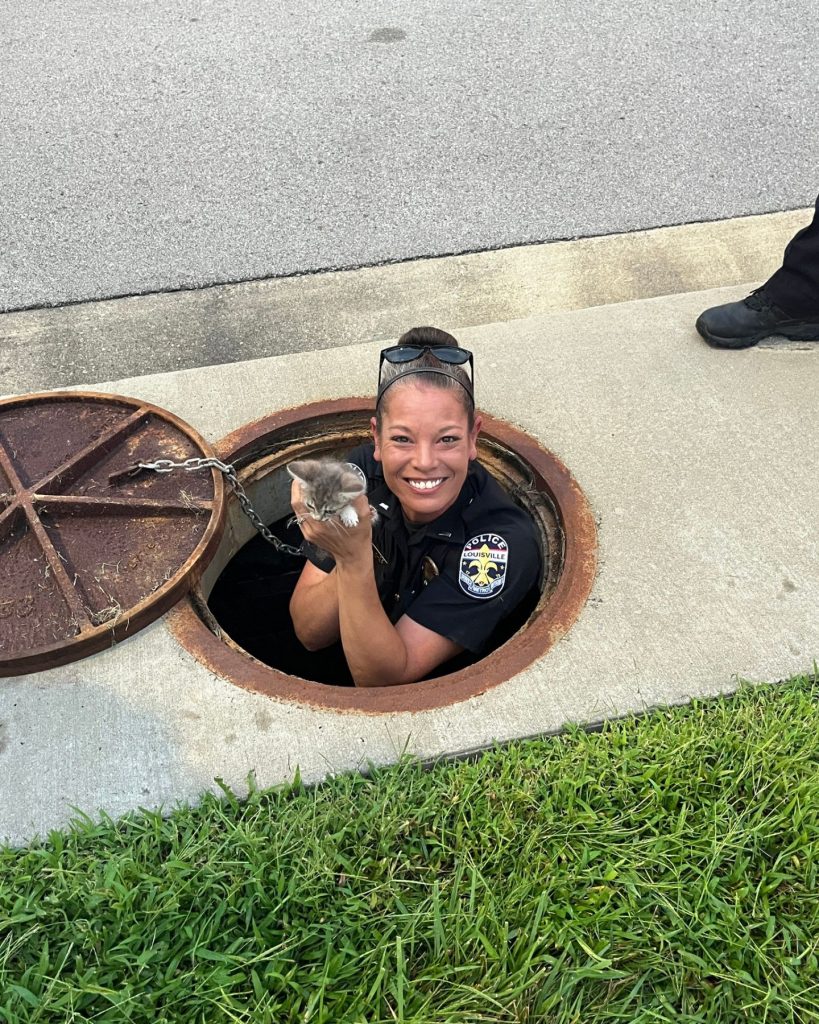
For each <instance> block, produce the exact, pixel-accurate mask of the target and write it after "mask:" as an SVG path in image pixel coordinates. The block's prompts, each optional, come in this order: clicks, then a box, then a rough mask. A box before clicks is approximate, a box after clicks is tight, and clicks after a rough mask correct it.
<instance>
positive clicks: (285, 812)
mask: <svg viewBox="0 0 819 1024" xmlns="http://www.w3.org/2000/svg"><path fill="white" fill-rule="evenodd" d="M817 696H819V678H817V677H816V676H813V677H801V678H798V679H795V680H792V681H790V682H789V683H787V684H784V685H781V686H776V687H767V686H766V687H746V688H743V689H742V690H741V691H740V692H739V694H738V695H736V696H735V697H733V698H731V699H719V700H714V701H704V702H695V703H694V704H692V705H690V706H688V707H684V708H674V709H669V710H664V711H659V712H656V713H653V714H651V715H648V716H646V717H644V718H641V719H628V720H624V721H620V722H614V723H610V724H608V725H606V726H605V727H604V728H603V729H602V731H600V732H597V733H587V732H584V731H582V730H580V729H570V730H569V731H568V732H566V733H565V734H563V735H561V736H559V737H555V738H550V739H543V740H537V741H529V742H525V743H519V744H513V745H511V746H508V747H504V748H503V749H497V750H494V751H491V752H489V753H487V754H486V755H484V756H482V757H481V758H480V759H479V760H477V761H475V762H469V763H457V764H452V763H442V764H439V765H437V766H436V767H434V768H432V769H431V770H424V769H423V768H422V767H420V766H418V765H416V764H413V763H409V762H408V763H404V764H401V765H399V766H397V767H395V768H390V769H387V770H381V771H375V772H374V773H373V774H372V776H371V777H369V778H363V777H359V776H355V775H351V776H345V777H342V778H338V779H335V780H332V781H330V782H328V783H327V784H325V785H323V786H320V787H317V788H313V789H305V788H303V787H302V786H300V785H299V784H298V782H296V783H295V784H294V785H293V786H290V787H287V788H284V789H280V790H277V791H268V792H258V791H255V792H252V793H251V796H250V798H249V799H248V800H247V801H246V802H243V803H239V802H238V801H237V800H236V799H235V798H234V797H233V796H232V795H231V794H229V793H228V794H227V799H225V800H224V801H219V800H217V799H215V798H212V797H206V798H205V799H204V801H203V803H202V804H201V806H199V807H197V808H196V809H186V810H181V811H178V812H177V813H175V814H173V815H172V816H171V817H170V818H168V819H163V818H162V817H161V816H160V815H158V814H152V813H141V814H139V815H135V816H133V817H131V818H128V819H125V820H122V821H117V822H113V821H108V820H106V821H103V822H102V823H101V824H99V823H94V822H91V821H90V820H87V821H84V822H82V823H79V824H78V826H77V827H76V828H75V829H74V830H73V831H72V832H70V833H53V834H52V835H51V836H50V837H49V839H48V842H46V843H43V844H41V845H34V846H33V847H30V848H28V849H25V850H10V849H5V850H0V1021H3V1022H4V1024H17V1022H22V1021H25V1022H34V1021H41V1022H53V1021H60V1022H64V1021H95V1022H113V1021H116V1022H122V1021H139V1022H142V1021H145V1022H148V1021H151V1022H162V1021H168V1022H176V1021H178V1022H185V1024H191V1022H211V1021H214V1022H215V1021H220V1022H221V1021H230V1022H251V1021H252V1022H254V1024H255V1022H260V1024H264V1022H270V1024H290V1022H293V1024H295V1022H300V1024H302V1022H308V1021H309V1022H315V1024H318V1022H327V1024H329V1022H332V1024H347V1022H350V1024H365V1022H366V1024H380V1022H384V1024H386V1022H395V1021H403V1022H413V1024H439V1022H440V1024H444V1022H446V1024H450V1022H464V1024H481V1022H493V1024H495V1022H497V1024H507V1022H533V1024H534V1022H538V1024H548V1022H554V1024H558V1022H559V1024H574V1022H576V1024H581V1022H582V1024H603V1022H606V1024H609V1022H612V1024H613V1022H628V1024H635V1022H639V1024H644V1022H645V1024H648V1022H652V1024H655V1022H659V1021H668V1022H674V1024H694V1022H719V1024H731V1022H734V1021H753V1022H755V1024H765V1022H771V1024H773V1022H785V1021H787V1022H797V1024H808V1022H814V1021H817V1022H819V963H818V962H817V956H818V951H817V948H818V947H819V896H818V895H817V854H818V853H819V756H817V751H818V750H819V747H818V745H817V744H818V741H817V737H818V736H819V709H818V708H817Z"/></svg>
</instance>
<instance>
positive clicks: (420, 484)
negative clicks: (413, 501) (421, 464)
mask: <svg viewBox="0 0 819 1024" xmlns="http://www.w3.org/2000/svg"><path fill="white" fill-rule="evenodd" d="M443 482H444V478H443V477H441V478H440V479H438V480H408V481H407V483H408V484H409V485H410V487H414V488H415V490H416V491H431V490H432V488H433V487H437V486H438V484H442V483H443Z"/></svg>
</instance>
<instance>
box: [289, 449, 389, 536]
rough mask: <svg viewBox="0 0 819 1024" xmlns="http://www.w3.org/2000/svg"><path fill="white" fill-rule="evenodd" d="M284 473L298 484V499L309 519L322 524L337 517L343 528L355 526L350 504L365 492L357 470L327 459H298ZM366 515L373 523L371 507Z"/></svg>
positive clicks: (346, 464)
mask: <svg viewBox="0 0 819 1024" xmlns="http://www.w3.org/2000/svg"><path fill="white" fill-rule="evenodd" d="M287 472H288V473H289V474H290V476H292V477H293V479H294V480H297V481H298V482H299V485H300V486H301V499H302V501H303V502H304V504H305V507H306V508H307V512H308V514H309V515H310V516H311V517H312V518H313V519H318V520H319V522H323V521H324V520H326V519H332V518H333V516H336V515H337V516H338V517H339V519H340V520H341V521H342V523H343V524H344V525H345V526H356V525H358V515H357V513H356V510H355V509H354V508H353V507H352V504H351V502H353V501H354V500H355V499H356V498H357V497H358V496H359V495H360V494H365V493H366V490H367V482H366V480H365V478H364V474H363V473H362V472H361V470H360V469H359V468H358V466H353V465H352V463H349V462H335V461H333V460H330V459H299V460H298V461H297V462H291V463H290V465H289V466H288V467H287ZM370 512H371V514H372V516H373V522H375V519H376V512H375V509H373V508H372V507H371V508H370Z"/></svg>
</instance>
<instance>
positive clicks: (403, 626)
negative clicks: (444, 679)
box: [336, 563, 463, 686]
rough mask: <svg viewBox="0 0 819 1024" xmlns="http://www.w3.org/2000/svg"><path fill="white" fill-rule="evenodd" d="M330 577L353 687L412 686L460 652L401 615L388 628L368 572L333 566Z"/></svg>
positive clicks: (441, 637)
mask: <svg viewBox="0 0 819 1024" xmlns="http://www.w3.org/2000/svg"><path fill="white" fill-rule="evenodd" d="M336 573H337V586H338V592H339V595H340V597H339V603H338V608H339V626H340V633H341V643H342V646H343V647H344V653H345V655H346V657H347V664H348V666H349V668H350V672H351V674H352V677H353V680H354V681H355V684H356V686H395V685H396V684H398V683H414V682H416V681H417V680H418V679H423V677H424V676H425V675H428V674H429V673H430V672H431V671H432V670H433V669H434V668H436V667H437V666H438V665H440V664H441V663H442V662H444V661H447V660H448V659H449V658H452V657H454V656H455V655H456V654H458V653H460V651H462V650H463V648H462V647H459V646H458V645H457V644H456V643H453V642H452V640H448V639H447V638H446V637H445V636H441V635H440V634H438V633H434V632H433V631H432V630H431V629H427V628H426V627H425V626H421V625H419V624H418V623H417V622H413V620H412V619H411V618H409V616H407V615H403V616H402V617H401V618H400V619H399V620H398V623H397V624H396V625H395V626H393V624H392V623H391V622H390V620H389V618H388V617H387V615H386V613H385V612H384V609H383V608H382V607H381V601H380V599H379V597H378V591H377V589H376V586H375V578H374V576H373V574H372V572H370V573H369V575H367V574H365V573H363V572H361V571H360V570H359V568H358V567H357V566H345V565H344V564H343V563H339V564H337V566H336Z"/></svg>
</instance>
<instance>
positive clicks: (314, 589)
mask: <svg viewBox="0 0 819 1024" xmlns="http://www.w3.org/2000/svg"><path fill="white" fill-rule="evenodd" d="M295 486H296V485H294V487H295ZM293 499H294V500H293V507H294V509H295V510H296V512H297V514H299V513H302V514H303V512H304V509H303V507H302V506H300V503H299V494H298V491H296V490H294V492H293ZM354 507H355V509H356V511H357V512H358V516H359V524H358V526H354V527H342V526H341V525H340V524H338V523H336V522H334V521H332V520H331V521H329V522H317V521H316V520H314V519H311V518H309V517H308V518H306V519H304V520H303V522H302V524H301V530H302V533H303V534H304V536H305V538H306V539H307V540H309V541H310V542H311V543H313V544H315V545H317V546H318V547H320V548H323V549H324V550H325V551H328V552H329V553H330V554H331V555H332V556H333V558H334V559H335V562H336V567H335V569H333V571H332V572H331V573H324V572H322V571H321V570H320V569H318V568H316V566H314V565H310V564H308V565H306V566H305V567H304V569H303V570H302V574H301V576H300V577H299V582H298V584H297V586H296V589H295V591H294V593H293V597H292V598H291V602H290V614H291V616H292V618H293V625H294V627H295V630H296V635H297V636H298V638H299V640H301V642H302V643H303V644H304V646H305V647H307V649H308V650H319V649H320V648H321V647H326V646H328V645H329V644H331V643H333V642H334V641H335V640H337V639H339V638H340V639H341V643H342V646H343V648H344V654H345V655H346V658H347V664H348V665H349V668H350V672H351V673H352V676H353V680H354V681H355V684H356V686H392V685H395V684H397V683H413V682H415V681H416V680H418V679H421V678H423V676H425V675H427V674H428V673H429V672H431V671H432V670H433V669H434V668H435V667H436V666H437V665H440V664H441V662H443V661H446V660H447V659H449V658H451V657H453V656H454V655H455V654H458V653H459V652H460V651H461V650H462V648H461V647H459V646H458V645H457V644H455V643H453V641H451V640H448V639H447V638H446V637H443V636H440V635H439V634H438V633H434V632H433V631H432V630H430V629H427V628H426V627H425V626H421V625H419V624H418V623H417V622H413V620H412V619H410V618H408V617H407V616H406V615H404V616H403V617H402V618H401V619H400V620H399V622H398V623H397V625H395V626H394V625H393V624H392V623H391V622H390V620H389V618H388V616H387V614H386V613H385V611H384V609H383V607H382V606H381V600H380V598H379V596H378V589H377V587H376V583H375V573H374V571H373V558H372V525H371V522H370V517H369V505H368V503H367V499H366V497H364V496H362V497H361V498H358V499H356V501H355V502H354Z"/></svg>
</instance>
